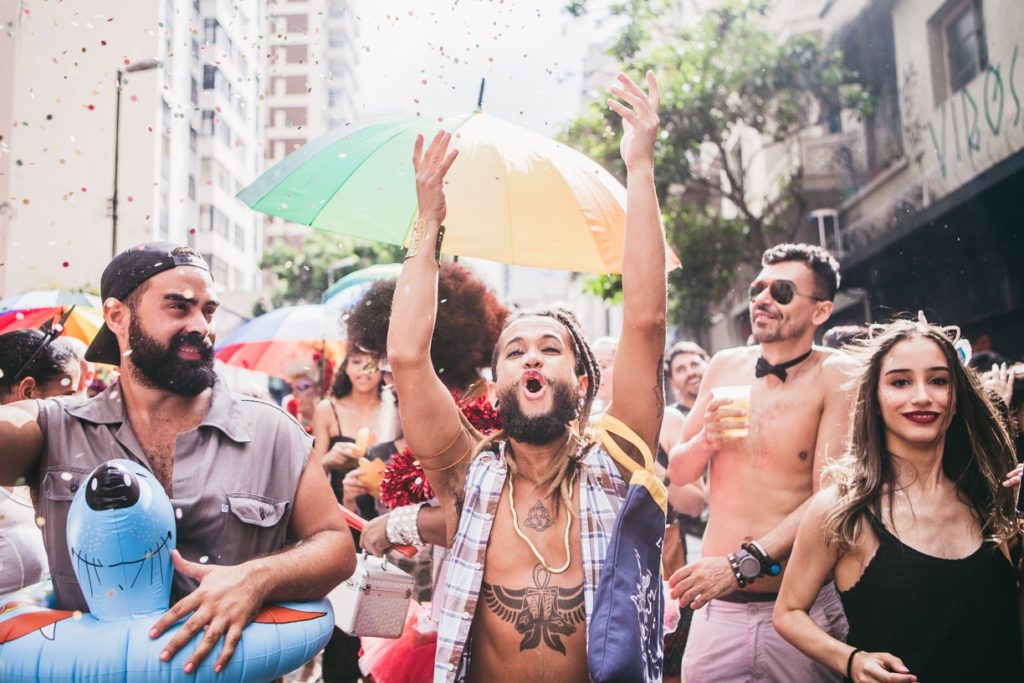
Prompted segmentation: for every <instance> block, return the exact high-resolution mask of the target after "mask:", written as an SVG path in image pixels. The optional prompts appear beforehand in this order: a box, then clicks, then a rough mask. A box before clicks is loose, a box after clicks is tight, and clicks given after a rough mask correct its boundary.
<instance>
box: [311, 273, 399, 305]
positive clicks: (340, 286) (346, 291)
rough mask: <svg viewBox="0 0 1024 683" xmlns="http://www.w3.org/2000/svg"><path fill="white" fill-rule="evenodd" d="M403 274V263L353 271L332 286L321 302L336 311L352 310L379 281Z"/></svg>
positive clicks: (395, 277)
mask: <svg viewBox="0 0 1024 683" xmlns="http://www.w3.org/2000/svg"><path fill="white" fill-rule="evenodd" d="M401 272H402V264H401V263H378V264H377V265H373V266H368V267H366V268H361V269H359V270H356V271H353V272H351V273H349V274H348V275H346V276H345V277H343V278H341V279H340V280H338V281H337V282H335V283H334V284H333V285H331V286H330V287H329V288H328V289H327V291H326V292H324V295H323V298H322V299H321V300H320V302H321V303H322V304H323V305H325V306H327V307H329V308H333V309H334V310H338V311H341V310H345V309H347V308H351V307H352V306H354V305H355V304H356V302H358V301H359V300H360V299H362V298H363V295H364V294H366V292H367V290H369V289H370V287H371V286H373V283H374V282H376V281H377V280H395V279H397V278H398V275H399V273H401Z"/></svg>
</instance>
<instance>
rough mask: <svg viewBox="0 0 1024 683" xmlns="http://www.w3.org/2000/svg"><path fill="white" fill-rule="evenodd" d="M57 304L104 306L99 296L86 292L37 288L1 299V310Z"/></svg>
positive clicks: (46, 306) (16, 309) (85, 306)
mask: <svg viewBox="0 0 1024 683" xmlns="http://www.w3.org/2000/svg"><path fill="white" fill-rule="evenodd" d="M56 306H65V307H69V306H78V307H79V308H102V307H103V302H102V301H100V298H99V297H98V296H93V295H92V294H86V293H84V292H66V291H64V290H62V289H37V290H35V291H32V292H25V293H24V294H18V295H17V296H12V297H10V298H7V299H4V300H3V301H0V312H3V311H21V310H25V309H29V308H33V309H34V308H54V307H56Z"/></svg>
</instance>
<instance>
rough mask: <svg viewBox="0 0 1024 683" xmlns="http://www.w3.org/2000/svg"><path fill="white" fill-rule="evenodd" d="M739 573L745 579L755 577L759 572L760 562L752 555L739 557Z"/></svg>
mask: <svg viewBox="0 0 1024 683" xmlns="http://www.w3.org/2000/svg"><path fill="white" fill-rule="evenodd" d="M737 564H738V565H739V568H740V574H742V575H743V577H744V578H746V579H756V578H757V577H758V576H759V575H760V574H761V563H760V562H758V561H757V558H756V557H754V556H752V555H747V556H745V557H741V558H739V562H737Z"/></svg>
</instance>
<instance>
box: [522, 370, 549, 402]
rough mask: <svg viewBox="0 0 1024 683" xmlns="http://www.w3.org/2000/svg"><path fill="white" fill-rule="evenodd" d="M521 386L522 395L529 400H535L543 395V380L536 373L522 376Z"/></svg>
mask: <svg viewBox="0 0 1024 683" xmlns="http://www.w3.org/2000/svg"><path fill="white" fill-rule="evenodd" d="M522 386H523V395H524V396H525V397H526V398H527V399H529V400H536V399H539V398H540V397H541V396H543V395H544V380H543V378H542V377H541V376H540V373H538V372H528V373H526V374H524V375H523V379H522Z"/></svg>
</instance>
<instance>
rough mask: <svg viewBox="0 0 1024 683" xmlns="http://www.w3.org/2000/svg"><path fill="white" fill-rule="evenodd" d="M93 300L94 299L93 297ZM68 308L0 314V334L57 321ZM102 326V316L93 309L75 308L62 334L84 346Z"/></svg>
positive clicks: (48, 308) (35, 309)
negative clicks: (81, 342)
mask: <svg viewBox="0 0 1024 683" xmlns="http://www.w3.org/2000/svg"><path fill="white" fill-rule="evenodd" d="M93 298H94V299H95V298H96V297H93ZM69 308H71V307H70V306H52V307H47V308H30V309H26V310H18V311H2V312H0V334H4V333H6V332H13V331H14V330H24V329H31V328H35V329H38V328H39V326H40V325H42V324H43V323H45V322H46V321H48V320H53V319H54V318H56V319H57V320H58V321H59V320H60V319H61V316H63V315H64V313H65V312H67V309H69ZM102 324H103V314H102V313H100V311H99V310H97V309H95V308H83V307H81V306H77V307H75V310H74V311H72V313H71V317H70V318H68V321H67V323H65V325H64V334H65V335H67V336H69V337H75V338H76V339H81V340H82V341H84V342H85V343H86V344H88V343H89V342H91V341H92V338H93V337H95V336H96V332H97V331H98V330H99V329H100V326H101V325H102Z"/></svg>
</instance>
